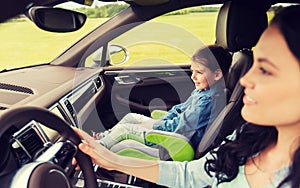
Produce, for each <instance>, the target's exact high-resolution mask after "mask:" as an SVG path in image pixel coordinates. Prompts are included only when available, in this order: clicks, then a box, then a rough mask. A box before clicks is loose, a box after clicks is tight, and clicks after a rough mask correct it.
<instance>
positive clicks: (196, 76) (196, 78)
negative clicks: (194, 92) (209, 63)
mask: <svg viewBox="0 0 300 188" xmlns="http://www.w3.org/2000/svg"><path fill="white" fill-rule="evenodd" d="M203 61H206V59H204V58H203ZM203 63H204V64H206V62H203ZM191 71H192V76H191V79H192V80H193V82H194V84H195V87H196V89H198V90H203V89H207V88H209V87H210V86H212V85H213V84H214V82H215V81H217V80H218V79H219V78H218V77H217V76H218V75H217V74H216V73H214V72H212V71H211V70H210V69H209V68H208V67H206V66H205V65H203V64H201V63H197V62H193V61H192V63H191Z"/></svg>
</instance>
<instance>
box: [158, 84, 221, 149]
mask: <svg viewBox="0 0 300 188" xmlns="http://www.w3.org/2000/svg"><path fill="white" fill-rule="evenodd" d="M225 105H226V95H225V92H224V87H223V86H222V84H218V83H216V84H214V85H213V86H212V87H211V88H210V89H207V90H197V89H195V90H194V91H192V93H191V96H190V97H189V98H188V99H187V100H186V101H185V102H184V103H181V104H177V105H175V106H173V107H172V108H171V109H170V110H169V111H168V112H167V114H166V115H165V116H164V117H163V118H162V121H159V122H157V123H155V124H154V125H153V129H155V130H163V131H167V132H175V133H178V134H181V135H183V136H185V137H187V138H188V139H189V140H190V142H191V144H192V146H193V147H194V148H197V146H198V144H199V142H200V141H201V139H202V137H203V135H204V132H205V130H206V128H207V126H208V125H209V124H211V123H212V122H213V121H214V120H215V118H216V117H217V115H218V114H219V113H220V111H221V110H222V109H223V108H224V107H225Z"/></svg>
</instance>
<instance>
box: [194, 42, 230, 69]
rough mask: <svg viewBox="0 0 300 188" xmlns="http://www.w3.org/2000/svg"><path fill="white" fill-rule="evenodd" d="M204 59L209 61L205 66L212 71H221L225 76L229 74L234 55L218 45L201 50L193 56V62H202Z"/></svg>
mask: <svg viewBox="0 0 300 188" xmlns="http://www.w3.org/2000/svg"><path fill="white" fill-rule="evenodd" d="M202 58H204V59H206V60H207V63H206V64H205V66H207V67H208V68H209V69H210V70H211V71H215V70H217V69H221V71H222V73H223V75H225V74H227V73H228V71H229V68H230V66H231V62H232V55H231V54H230V53H229V52H228V51H227V50H226V49H225V48H223V47H222V46H219V45H216V44H213V45H208V46H206V47H204V48H200V49H199V50H198V51H196V53H195V54H194V55H193V56H192V61H194V62H201V61H200V60H201V59H202Z"/></svg>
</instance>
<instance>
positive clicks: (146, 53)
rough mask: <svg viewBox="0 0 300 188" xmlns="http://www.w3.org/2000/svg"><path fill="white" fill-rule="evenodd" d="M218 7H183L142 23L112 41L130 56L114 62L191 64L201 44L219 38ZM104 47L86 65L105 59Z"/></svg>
mask: <svg viewBox="0 0 300 188" xmlns="http://www.w3.org/2000/svg"><path fill="white" fill-rule="evenodd" d="M218 10H219V6H216V7H204V8H203V7H194V8H189V9H182V10H178V11H175V12H172V13H169V14H167V15H162V16H160V17H158V18H155V19H153V20H151V21H148V22H146V23H143V24H141V25H140V26H138V27H136V28H134V29H132V30H130V31H128V32H126V33H124V34H122V35H120V36H119V37H117V38H115V39H114V40H112V41H110V45H118V46H121V47H123V48H124V50H126V52H127V55H128V56H129V57H128V58H127V59H126V62H125V63H122V64H118V63H115V61H114V60H113V62H112V65H111V66H147V65H151V66H152V65H170V64H189V63H190V57H191V55H192V54H193V53H194V52H195V51H196V50H197V49H198V48H199V47H201V46H203V45H207V44H213V43H214V42H215V24H216V20H217V13H218ZM101 50H102V49H101V48H100V49H99V50H98V52H96V53H94V54H91V55H90V56H89V57H88V58H87V59H86V62H85V65H86V66H95V62H97V61H101V58H102V56H101V53H99V52H101ZM99 54H100V55H99ZM97 55H98V57H97ZM121 59H122V58H121ZM123 59H124V58H123ZM99 65H100V64H99Z"/></svg>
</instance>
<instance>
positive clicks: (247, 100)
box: [243, 95, 257, 105]
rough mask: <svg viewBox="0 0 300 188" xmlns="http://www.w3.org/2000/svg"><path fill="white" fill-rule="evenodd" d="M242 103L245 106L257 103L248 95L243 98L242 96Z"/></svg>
mask: <svg viewBox="0 0 300 188" xmlns="http://www.w3.org/2000/svg"><path fill="white" fill-rule="evenodd" d="M243 102H244V104H245V105H254V104H256V103H257V102H256V101H255V100H254V99H252V98H251V97H249V96H248V95H245V96H244V98H243Z"/></svg>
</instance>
